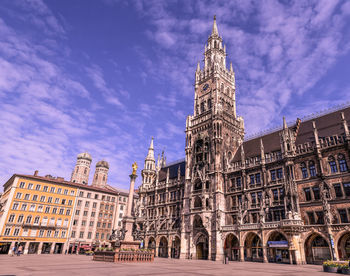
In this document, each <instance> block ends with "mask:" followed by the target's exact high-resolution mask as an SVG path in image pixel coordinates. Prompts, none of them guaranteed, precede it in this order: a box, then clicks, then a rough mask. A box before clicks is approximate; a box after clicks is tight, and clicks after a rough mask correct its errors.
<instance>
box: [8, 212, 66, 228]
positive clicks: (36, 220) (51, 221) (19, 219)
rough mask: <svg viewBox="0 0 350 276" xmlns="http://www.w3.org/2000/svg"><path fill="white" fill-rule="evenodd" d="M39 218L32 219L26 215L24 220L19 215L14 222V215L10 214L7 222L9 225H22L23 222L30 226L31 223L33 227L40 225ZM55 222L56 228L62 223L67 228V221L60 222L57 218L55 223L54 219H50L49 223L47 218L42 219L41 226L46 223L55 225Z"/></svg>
mask: <svg viewBox="0 0 350 276" xmlns="http://www.w3.org/2000/svg"><path fill="white" fill-rule="evenodd" d="M40 218H41V217H40V216H36V217H35V218H34V219H33V216H32V215H28V216H27V217H26V218H25V219H24V215H23V214H20V215H18V216H17V220H16V214H10V216H9V219H8V222H9V223H13V222H16V223H22V222H24V223H26V224H32V223H33V224H34V225H38V224H39V223H40ZM55 222H56V225H57V226H62V223H63V226H68V219H65V220H62V219H61V218H58V219H57V221H56V220H55V218H51V219H50V221H49V219H48V217H43V218H42V220H41V225H43V226H46V225H47V224H48V223H49V225H55Z"/></svg>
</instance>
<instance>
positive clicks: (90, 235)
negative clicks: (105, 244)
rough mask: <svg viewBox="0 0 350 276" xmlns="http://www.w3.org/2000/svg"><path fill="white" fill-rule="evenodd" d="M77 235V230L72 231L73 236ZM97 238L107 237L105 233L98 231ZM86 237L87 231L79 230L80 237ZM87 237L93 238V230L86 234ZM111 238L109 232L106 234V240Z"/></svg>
mask: <svg viewBox="0 0 350 276" xmlns="http://www.w3.org/2000/svg"><path fill="white" fill-rule="evenodd" d="M76 235H77V233H76V231H72V234H71V238H75V237H76ZM95 237H96V239H99V238H100V237H101V240H104V238H105V233H101V235H100V233H96V236H95ZM84 238H85V232H84V231H80V232H79V239H84ZM86 238H87V239H91V238H92V232H87V236H86ZM108 239H109V234H106V240H108Z"/></svg>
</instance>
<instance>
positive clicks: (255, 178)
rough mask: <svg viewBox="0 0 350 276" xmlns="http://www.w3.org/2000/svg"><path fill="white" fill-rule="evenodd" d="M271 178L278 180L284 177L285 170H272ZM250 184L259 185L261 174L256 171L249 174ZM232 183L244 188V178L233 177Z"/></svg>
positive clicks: (236, 186)
mask: <svg viewBox="0 0 350 276" xmlns="http://www.w3.org/2000/svg"><path fill="white" fill-rule="evenodd" d="M270 178H271V181H276V180H278V179H283V170H282V168H278V169H273V170H270ZM249 180H250V182H249V184H250V185H259V184H261V174H260V173H255V174H250V175H249ZM231 185H232V187H234V188H237V189H241V188H242V178H241V177H236V178H233V179H231Z"/></svg>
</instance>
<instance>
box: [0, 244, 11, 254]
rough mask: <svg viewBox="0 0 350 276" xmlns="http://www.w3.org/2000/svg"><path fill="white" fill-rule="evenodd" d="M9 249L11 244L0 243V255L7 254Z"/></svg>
mask: <svg viewBox="0 0 350 276" xmlns="http://www.w3.org/2000/svg"><path fill="white" fill-rule="evenodd" d="M10 248H11V242H0V254H8V253H9V251H10Z"/></svg>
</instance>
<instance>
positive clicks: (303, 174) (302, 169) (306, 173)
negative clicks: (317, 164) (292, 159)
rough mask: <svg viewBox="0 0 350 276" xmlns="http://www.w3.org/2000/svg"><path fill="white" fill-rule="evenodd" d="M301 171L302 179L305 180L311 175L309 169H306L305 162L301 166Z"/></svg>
mask: <svg viewBox="0 0 350 276" xmlns="http://www.w3.org/2000/svg"><path fill="white" fill-rule="evenodd" d="M300 169H301V174H302V177H303V178H308V177H309V174H308V171H307V167H306V165H305V163H304V162H303V163H301V164H300Z"/></svg>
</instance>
